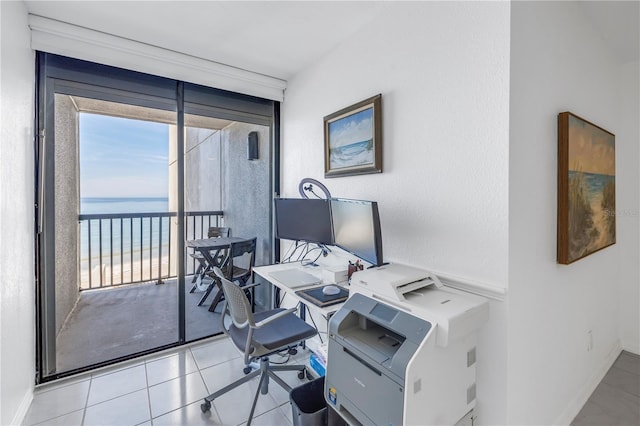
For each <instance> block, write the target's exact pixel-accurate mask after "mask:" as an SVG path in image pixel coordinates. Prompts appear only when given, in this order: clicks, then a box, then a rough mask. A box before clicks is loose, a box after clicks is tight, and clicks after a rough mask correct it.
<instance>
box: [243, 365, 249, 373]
mask: <svg viewBox="0 0 640 426" xmlns="http://www.w3.org/2000/svg"><path fill="white" fill-rule="evenodd" d="M242 372H243V373H244V374H249V373H251V367H248V366H247V367H245V368H243V369H242Z"/></svg>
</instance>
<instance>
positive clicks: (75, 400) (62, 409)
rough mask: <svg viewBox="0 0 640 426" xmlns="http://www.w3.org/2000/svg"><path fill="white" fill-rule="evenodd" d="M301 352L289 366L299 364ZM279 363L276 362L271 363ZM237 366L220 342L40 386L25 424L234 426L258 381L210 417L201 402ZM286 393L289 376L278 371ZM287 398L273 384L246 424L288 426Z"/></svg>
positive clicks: (292, 381) (216, 406)
mask: <svg viewBox="0 0 640 426" xmlns="http://www.w3.org/2000/svg"><path fill="white" fill-rule="evenodd" d="M306 358H308V352H307V351H306V350H299V352H298V355H296V356H295V357H292V358H291V360H290V363H298V364H303V363H304V362H305V359H306ZM271 359H272V361H275V362H278V360H279V359H280V360H281V358H280V357H278V356H275V357H272V358H271ZM243 366H244V365H243V360H242V357H241V355H240V353H239V352H238V351H237V350H236V349H235V348H234V347H233V345H232V344H231V342H230V341H229V340H228V339H227V338H224V337H221V338H214V339H213V340H211V341H208V342H206V343H199V344H194V345H190V346H186V347H182V348H179V349H174V350H172V351H169V352H165V353H163V354H154V355H153V356H148V357H145V358H143V359H139V360H135V361H131V362H128V363H126V364H124V365H122V364H121V365H118V366H117V367H110V368H107V369H102V370H100V371H94V372H93V373H91V374H89V373H87V374H85V375H81V376H77V377H74V378H70V379H66V380H64V381H62V382H59V383H54V384H49V385H44V386H42V387H41V388H39V389H37V390H36V392H35V395H34V399H33V403H32V404H31V407H30V408H29V411H28V412H27V415H26V417H25V420H24V422H23V424H24V425H64V426H72V425H144V426H147V425H149V426H150V425H152V424H153V425H186V424H189V425H220V424H224V425H241V424H245V423H246V420H247V417H248V414H249V411H250V409H251V402H252V398H253V395H254V394H255V391H256V388H257V380H258V379H257V378H256V379H254V380H253V381H250V382H248V383H245V384H244V385H242V386H240V387H238V388H236V389H234V390H233V391H231V392H229V393H227V394H226V395H224V396H222V397H220V398H218V399H216V400H215V401H214V402H213V407H212V409H211V411H210V413H207V414H203V413H202V412H201V410H200V403H201V402H202V399H203V398H204V397H205V396H207V395H209V394H210V393H212V392H214V391H216V390H218V389H220V388H221V387H223V386H224V385H226V384H229V383H231V382H232V381H233V380H235V379H237V378H239V377H241V376H243V372H242V368H243ZM279 375H280V376H281V377H283V378H284V379H285V381H286V382H287V383H288V384H289V385H290V386H292V387H295V386H298V385H300V384H302V383H304V381H303V380H300V379H298V377H297V373H296V372H286V373H284V374H283V373H279ZM291 416H292V414H291V405H290V404H289V396H288V394H287V393H286V392H285V391H284V390H283V389H282V388H281V387H280V386H278V385H277V384H275V383H274V382H271V383H270V386H269V394H267V395H260V397H259V399H258V404H257V406H256V414H255V415H254V420H253V422H252V424H255V425H257V426H258V425H286V424H292V417H291Z"/></svg>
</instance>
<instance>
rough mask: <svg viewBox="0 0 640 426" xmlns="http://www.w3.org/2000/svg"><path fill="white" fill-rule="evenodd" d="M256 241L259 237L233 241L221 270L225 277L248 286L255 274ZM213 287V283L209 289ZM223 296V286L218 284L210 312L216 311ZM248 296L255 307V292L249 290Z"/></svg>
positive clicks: (211, 273) (214, 276)
mask: <svg viewBox="0 0 640 426" xmlns="http://www.w3.org/2000/svg"><path fill="white" fill-rule="evenodd" d="M256 241H257V238H251V239H248V240H244V241H239V242H236V243H231V245H230V246H229V252H228V255H227V259H226V260H225V261H224V262H223V263H222V266H221V270H222V273H223V275H224V276H225V278H227V279H228V280H229V281H231V282H237V283H238V285H239V286H240V287H244V286H246V284H247V282H248V281H249V278H251V277H252V276H253V267H254V266H255V261H256ZM208 274H209V276H211V277H212V278H213V279H214V280H217V276H216V275H215V273H214V272H209V273H208ZM212 289H213V283H212V284H211V285H210V288H209V289H207V290H208V291H209V292H211V290H212ZM251 290H253V288H251ZM223 296H224V294H223V292H222V288H221V286H218V292H217V293H216V295H215V296H214V298H213V301H212V302H211V306H209V311H210V312H213V311H215V309H216V307H217V306H218V303H220V301H221V300H222V298H223ZM247 296H250V297H251V306H252V308H253V306H254V300H255V297H254V294H253V293H251V294H249V293H248V292H247ZM203 297H204V296H203Z"/></svg>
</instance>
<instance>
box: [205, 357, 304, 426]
mask: <svg viewBox="0 0 640 426" xmlns="http://www.w3.org/2000/svg"><path fill="white" fill-rule="evenodd" d="M274 371H298V372H299V373H298V378H300V379H302V378H304V377H305V375H306V371H307V369H306V367H305V366H304V365H271V364H269V357H266V356H265V357H262V358H260V368H259V369H257V370H254V371H252V372H250V373H249V374H247V375H246V376H244V377H241V378H240V379H238V380H236V381H235V382H233V383H231V384H230V385H227V386H225V387H223V388H222V389H220V390H218V391H216V392H214V393H212V394H211V395H209V396H208V397H206V398H205V399H204V401H203V403H202V404H200V409H201V410H202V412H203V413H206V412H207V411H209V410H211V402H212V401H213V400H214V399H216V398H218V397H220V396H222V395H224V394H225V393H227V392H229V391H230V390H232V389H235V388H237V387H238V386H240V385H242V384H243V383H246V382H248V381H249V380H251V379H253V378H254V377H258V376H260V381H259V383H258V389H257V390H256V394H255V396H254V397H253V404H252V405H251V412H250V413H249V419H248V420H247V426H250V425H251V420H253V413H254V412H255V409H256V404H257V403H258V397H259V396H260V394H262V395H266V394H267V393H269V379H270V378H271V379H273V380H274V381H275V382H276V383H277V384H279V385H280V386H281V387H282V388H283V389H284V390H285V391H286V392H287V393H288V392H291V386H289V385H288V384H287V383H286V382H285V381H284V380H282V379H281V378H280V377H278V376H277V375H276V374H275V373H274Z"/></svg>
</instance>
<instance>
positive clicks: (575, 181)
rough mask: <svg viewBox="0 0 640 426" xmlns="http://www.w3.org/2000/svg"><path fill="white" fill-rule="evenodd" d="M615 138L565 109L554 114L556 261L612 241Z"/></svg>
mask: <svg viewBox="0 0 640 426" xmlns="http://www.w3.org/2000/svg"><path fill="white" fill-rule="evenodd" d="M615 154H616V147H615V136H614V135H613V134H612V133H611V132H608V131H607V130H605V129H603V128H601V127H599V126H596V125H595V124H593V123H590V122H589V121H587V120H585V119H583V118H580V117H578V116H577V115H575V114H572V113H570V112H562V113H560V114H558V247H557V260H558V263H561V264H564V265H567V264H570V263H572V262H575V261H576V260H579V259H582V258H584V257H586V256H589V255H590V254H592V253H594V252H596V251H598V250H602V249H603V248H605V247H608V246H610V245H612V244H615V242H616V214H615V213H616V155H615Z"/></svg>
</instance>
